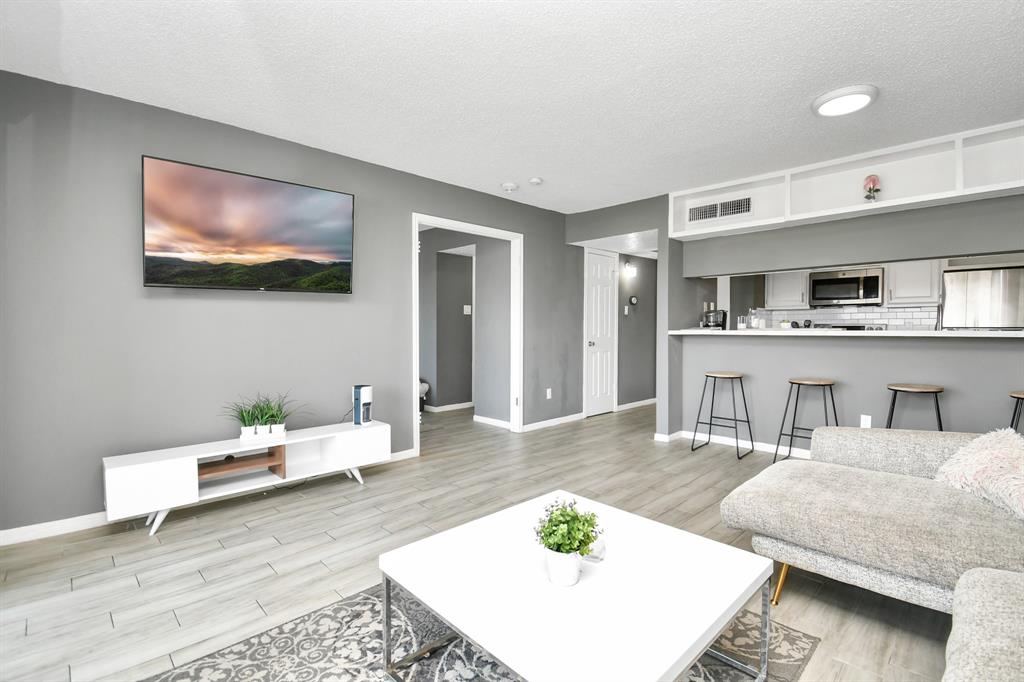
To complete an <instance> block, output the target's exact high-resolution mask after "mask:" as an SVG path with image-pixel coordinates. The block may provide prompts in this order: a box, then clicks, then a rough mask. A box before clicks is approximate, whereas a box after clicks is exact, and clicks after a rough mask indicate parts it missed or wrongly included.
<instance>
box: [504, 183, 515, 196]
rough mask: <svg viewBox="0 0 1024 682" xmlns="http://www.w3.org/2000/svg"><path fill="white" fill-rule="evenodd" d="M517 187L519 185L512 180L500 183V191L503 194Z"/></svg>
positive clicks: (510, 192) (509, 192) (513, 190)
mask: <svg viewBox="0 0 1024 682" xmlns="http://www.w3.org/2000/svg"><path fill="white" fill-rule="evenodd" d="M517 189H519V185H517V184H516V183H514V182H503V183H501V191H503V192H504V193H505V194H512V192H515V191H516V190H517Z"/></svg>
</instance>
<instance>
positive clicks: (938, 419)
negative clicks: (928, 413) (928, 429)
mask: <svg viewBox="0 0 1024 682" xmlns="http://www.w3.org/2000/svg"><path fill="white" fill-rule="evenodd" d="M932 397H933V398H935V421H936V423H937V424H938V425H939V431H941V430H942V413H941V412H939V394H938V393H932Z"/></svg>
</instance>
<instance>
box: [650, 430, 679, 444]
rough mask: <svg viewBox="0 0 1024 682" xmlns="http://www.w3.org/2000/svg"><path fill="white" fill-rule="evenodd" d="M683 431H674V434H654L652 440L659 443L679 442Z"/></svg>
mask: <svg viewBox="0 0 1024 682" xmlns="http://www.w3.org/2000/svg"><path fill="white" fill-rule="evenodd" d="M683 433H685V432H684V431H676V432H675V433H656V434H654V440H656V441H657V442H659V443H671V442H672V441H674V440H679V439H680V438H682V437H683Z"/></svg>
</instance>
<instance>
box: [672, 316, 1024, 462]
mask: <svg viewBox="0 0 1024 682" xmlns="http://www.w3.org/2000/svg"><path fill="white" fill-rule="evenodd" d="M677 338H681V339H682V341H681V342H678V341H677V342H678V343H680V345H681V347H682V351H683V352H682V357H683V362H682V372H681V373H680V376H681V377H682V383H683V412H684V414H683V429H685V430H686V431H692V430H693V427H694V422H695V420H696V415H697V407H698V403H699V401H700V393H701V387H702V386H703V383H704V372H705V371H707V370H709V369H728V370H734V371H738V372H743V373H744V375H745V377H744V379H743V383H744V390H745V391H746V394H747V404H748V406H749V407H750V415H751V421H752V426H753V430H754V440H756V441H760V442H763V443H772V444H774V443H775V440H776V438H777V436H778V433H779V425H780V423H781V420H782V412H783V409H784V407H785V405H786V393H787V391H788V388H789V384H788V379H789V378H790V377H796V376H823V377H829V378H832V379H835V380H836V381H837V382H838V383H837V385H836V387H835V396H836V407H837V411H838V413H839V421H840V424H842V425H843V426H859V425H860V415H862V414H869V415H871V417H872V426H876V427H884V426H885V418H886V416H887V414H888V409H889V400H890V396H891V394H890V393H889V391H888V390H886V388H885V386H886V384H888V383H893V382H916V383H928V384H939V385H941V386H945V388H946V392H945V393H943V394H942V396H941V397H940V398H939V400H940V404H941V407H942V421H943V425H944V426H945V428H946V430H947V431H970V432H985V431H989V430H991V429H995V428H1002V427H1005V426H1007V425H1008V424H1009V423H1010V412H1011V409H1012V404H1011V401H1010V399H1009V397H1008V395H1007V394H1008V393H1009V392H1010V391H1011V390H1020V388H1021V387H1022V386H1024V352H1021V347H1022V345H1024V344H1022V343H1021V341H1020V339H953V338H946V339H934V338H933V339H927V338H916V339H915V338H871V337H854V338H841V337H840V338H832V337H828V338H823V337H791V336H790V337H785V336H783V337H775V338H772V337H763V336H757V337H737V336H722V337H715V338H710V337H695V336H688V337H677ZM718 388H719V390H718V401H717V402H718V405H717V407H716V413H717V414H723V415H726V416H731V415H732V403H731V394H730V393H729V388H728V382H722V381H720V382H719V385H718ZM710 395H711V388H710V386H709V387H708V401H706V402H705V404H704V410H705V413H704V414H705V418H706V417H707V410H708V402H709V401H710ZM736 399H737V402H739V401H740V391H739V387H738V386H737V387H736ZM800 408H801V409H800V414H799V415H798V417H797V425H798V426H800V425H804V426H808V427H812V428H813V427H815V426H819V425H821V424H823V423H824V417H823V407H822V401H821V390H820V389H816V388H814V389H810V390H807V389H802V391H801V397H800ZM739 409H740V410H741V411H742V407H740V408H739ZM791 409H792V408H791ZM830 413H831V410H830ZM790 414H791V415H792V412H791V413H790ZM893 425H894V426H896V427H899V428H909V429H918V428H920V429H934V428H935V412H934V406H933V403H932V398H931V396H908V395H902V396H900V397H899V399H898V401H897V405H896V415H895V419H894V422H893ZM701 428H702V429H703V428H704V427H701ZM786 430H787V431H788V430H789V429H788V422H787V429H786ZM702 432H703V431H702ZM715 433H718V434H722V435H730V436H731V435H732V431H731V430H728V429H715ZM742 437H743V438H746V434H745V433H743V434H742ZM794 447H799V448H805V449H806V448H807V447H809V445H808V441H802V442H801V441H796V442H795V443H794Z"/></svg>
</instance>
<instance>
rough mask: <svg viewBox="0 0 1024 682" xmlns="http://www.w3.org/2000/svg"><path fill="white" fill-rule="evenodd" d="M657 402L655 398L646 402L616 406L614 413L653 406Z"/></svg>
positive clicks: (640, 401) (638, 401)
mask: <svg viewBox="0 0 1024 682" xmlns="http://www.w3.org/2000/svg"><path fill="white" fill-rule="evenodd" d="M656 402H658V399H657V398H648V399H647V400H637V401H636V402H632V403H626V404H625V405H616V406H615V410H614V411H615V412H622V411H623V410H632V409H633V408H635V407H643V406H645V405H653V404H654V403H656Z"/></svg>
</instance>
